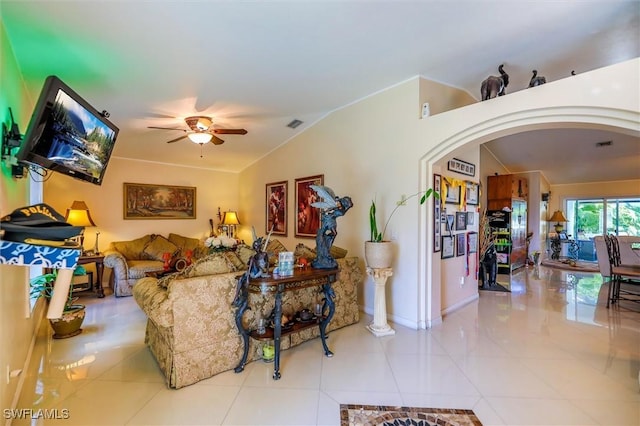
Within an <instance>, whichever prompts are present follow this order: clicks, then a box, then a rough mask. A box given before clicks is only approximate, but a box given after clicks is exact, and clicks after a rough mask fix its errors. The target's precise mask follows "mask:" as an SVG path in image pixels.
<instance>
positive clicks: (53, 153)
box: [17, 76, 119, 185]
mask: <svg viewBox="0 0 640 426" xmlns="http://www.w3.org/2000/svg"><path fill="white" fill-rule="evenodd" d="M107 116H108V114H106V113H104V112H103V113H100V112H98V111H97V110H96V109H95V108H94V107H92V106H91V105H90V104H89V103H88V102H87V101H85V100H84V99H83V98H82V97H80V96H79V95H78V94H77V93H76V92H75V91H73V90H72V89H71V88H70V87H69V86H67V85H66V84H65V83H63V82H62V80H60V79H59V78H58V77H56V76H49V77H47V79H46V80H45V83H44V87H43V88H42V92H41V93H40V97H39V98H38V102H37V104H36V107H35V109H34V111H33V115H32V116H31V121H30V122H29V127H28V128H27V132H26V133H25V136H24V140H23V143H22V146H21V148H20V151H19V152H18V155H17V159H18V161H19V162H21V163H27V165H28V164H34V165H37V166H40V167H43V168H45V169H48V170H53V171H55V172H59V173H63V174H66V175H68V176H72V177H75V178H77V179H82V180H84V181H87V182H91V183H93V184H96V185H100V184H102V179H103V178H104V174H105V171H106V169H107V164H108V163H109V158H110V157H111V152H112V151H113V146H114V144H115V142H116V138H117V136H118V131H119V129H118V128H117V127H116V126H115V125H114V124H113V123H111V122H110V121H109V120H108V119H107Z"/></svg>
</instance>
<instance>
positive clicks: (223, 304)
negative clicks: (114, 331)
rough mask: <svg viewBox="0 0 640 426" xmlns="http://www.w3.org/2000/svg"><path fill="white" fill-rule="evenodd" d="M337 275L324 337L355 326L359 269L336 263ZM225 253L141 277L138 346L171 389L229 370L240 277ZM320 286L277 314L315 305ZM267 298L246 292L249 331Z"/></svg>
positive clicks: (301, 337)
mask: <svg viewBox="0 0 640 426" xmlns="http://www.w3.org/2000/svg"><path fill="white" fill-rule="evenodd" d="M337 261H338V264H339V267H340V273H339V276H338V280H337V281H336V282H335V283H334V285H333V288H334V290H335V294H336V298H335V306H336V309H335V314H334V317H333V319H332V321H331V323H330V324H329V326H328V328H327V331H331V330H335V329H337V328H340V327H344V326H347V325H350V324H354V323H356V322H358V320H359V311H358V301H357V290H358V287H359V286H361V285H362V283H363V280H364V272H363V269H364V265H363V262H362V260H361V259H359V258H357V257H345V258H341V259H337ZM239 266H240V264H239V263H238V262H237V261H235V260H233V259H231V256H229V253H219V254H215V255H208V256H206V257H204V258H202V259H199V260H198V261H196V262H195V263H194V264H193V265H191V266H189V267H188V268H187V269H185V270H184V271H182V272H180V273H178V274H175V275H172V276H167V277H163V278H160V279H159V280H158V279H156V278H151V277H146V278H142V279H140V280H139V281H138V282H137V283H136V284H135V286H134V287H133V296H134V298H135V300H136V302H137V303H138V305H139V306H140V307H141V308H142V310H143V311H144V312H145V314H146V315H147V317H148V321H147V329H146V336H145V342H146V343H147V344H148V345H149V348H150V350H151V352H152V353H153V355H154V357H155V359H156V361H157V362H158V365H159V366H160V369H161V370H162V372H163V373H164V375H165V379H166V382H167V385H168V386H169V387H170V388H176V389H177V388H181V387H183V386H187V385H190V384H193V383H195V382H197V381H200V380H203V379H206V378H209V377H212V376H214V375H216V374H218V373H221V372H223V371H227V370H231V369H233V368H235V367H236V366H237V364H238V362H239V360H240V358H241V356H242V350H243V344H242V339H241V337H240V335H239V333H238V329H237V327H236V324H235V308H234V307H233V306H232V301H233V298H234V296H235V291H236V282H237V280H236V278H237V277H238V276H239V275H240V274H241V273H242V272H244V270H243V269H240V268H239ZM321 297H322V295H321V293H320V289H319V288H314V287H308V288H304V289H301V290H297V291H293V292H287V293H285V294H284V295H283V302H282V307H283V312H284V313H295V312H298V311H300V310H301V309H303V308H309V307H312V306H314V304H315V303H316V302H318V301H320V300H321ZM273 299H274V298H273V297H265V296H262V295H260V294H250V296H249V306H251V309H250V310H247V311H246V313H245V315H244V321H245V324H246V325H247V326H248V327H250V328H255V327H256V325H257V322H258V318H260V317H267V316H268V315H269V313H270V312H271V311H272V309H273V306H274V300H273ZM318 336H319V331H318V328H317V327H312V328H308V329H305V330H303V331H301V332H299V333H292V334H289V335H287V336H283V338H282V342H281V348H282V349H283V350H284V349H287V348H289V347H291V346H295V345H298V344H300V343H302V342H304V341H306V340H310V339H313V338H315V337H318ZM261 346H262V343H260V342H257V341H254V340H253V339H250V347H249V358H248V361H253V360H256V359H258V358H259V357H260V354H261Z"/></svg>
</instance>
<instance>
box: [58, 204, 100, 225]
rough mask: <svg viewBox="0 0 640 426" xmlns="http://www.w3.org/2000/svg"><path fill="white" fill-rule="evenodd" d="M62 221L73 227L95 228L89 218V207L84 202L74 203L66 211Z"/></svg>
mask: <svg viewBox="0 0 640 426" xmlns="http://www.w3.org/2000/svg"><path fill="white" fill-rule="evenodd" d="M64 220H65V221H66V222H67V223H70V224H72V225H73V226H85V227H86V226H96V224H95V222H94V221H93V219H92V218H91V213H89V207H87V204H86V203H85V202H84V201H74V202H73V204H72V205H71V207H70V208H68V209H67V214H66V215H65V216H64Z"/></svg>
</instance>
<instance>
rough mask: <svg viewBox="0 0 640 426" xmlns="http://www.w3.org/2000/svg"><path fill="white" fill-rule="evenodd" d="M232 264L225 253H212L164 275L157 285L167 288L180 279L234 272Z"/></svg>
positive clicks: (234, 268) (236, 269)
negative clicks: (180, 269)
mask: <svg viewBox="0 0 640 426" xmlns="http://www.w3.org/2000/svg"><path fill="white" fill-rule="evenodd" d="M236 271H238V268H236V267H235V266H234V265H233V263H232V262H231V261H230V260H229V259H228V258H227V253H225V252H220V253H212V254H208V255H206V256H205V257H201V258H200V259H198V260H196V261H195V262H193V263H192V264H191V265H189V266H187V267H186V268H185V269H184V270H182V271H180V272H176V273H174V274H169V275H166V276H164V277H162V278H160V279H159V280H158V285H159V286H160V287H162V288H168V287H169V283H171V282H172V281H173V280H179V279H181V278H193V277H202V276H205V275H217V274H225V273H227V272H236Z"/></svg>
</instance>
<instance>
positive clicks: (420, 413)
mask: <svg viewBox="0 0 640 426" xmlns="http://www.w3.org/2000/svg"><path fill="white" fill-rule="evenodd" d="M340 425H341V426H365V425H366V426H482V423H481V422H480V420H478V418H477V417H476V415H475V414H474V413H473V411H472V410H458V409H444V408H416V407H387V406H384V405H357V404H340Z"/></svg>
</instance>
